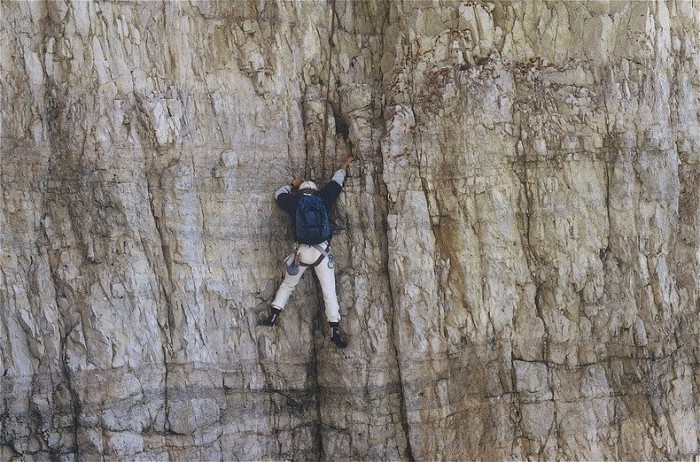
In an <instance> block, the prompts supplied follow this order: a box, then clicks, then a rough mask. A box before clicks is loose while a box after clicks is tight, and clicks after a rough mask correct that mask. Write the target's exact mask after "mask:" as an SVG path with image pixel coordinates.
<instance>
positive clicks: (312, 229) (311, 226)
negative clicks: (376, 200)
mask: <svg viewBox="0 0 700 462" xmlns="http://www.w3.org/2000/svg"><path fill="white" fill-rule="evenodd" d="M352 161H353V158H352V157H348V158H347V159H346V160H345V162H343V165H341V167H340V169H338V170H337V171H336V172H335V174H334V175H333V178H332V179H331V181H330V182H329V183H328V184H326V185H325V186H324V187H323V188H321V189H320V190H319V189H318V187H317V186H316V183H314V182H313V181H308V180H307V181H305V180H304V179H303V178H299V177H297V178H294V179H293V180H292V182H291V184H289V185H285V186H282V187H281V188H279V189H278V190H277V191H275V200H276V201H277V205H278V206H279V207H280V208H281V209H282V210H284V211H285V212H287V214H288V215H289V216H290V217H291V219H292V223H293V225H294V240H295V246H294V253H293V254H291V255H289V256H288V257H287V258H286V259H285V266H286V272H285V275H284V281H282V284H281V285H280V287H279V289H278V290H277V295H276V296H275V299H274V300H273V301H272V309H271V310H270V314H269V315H268V316H267V318H265V319H264V320H262V321H261V322H260V324H261V325H263V326H274V325H275V324H276V323H277V320H278V318H279V315H280V313H281V312H282V310H283V309H284V307H285V305H286V304H287V301H288V300H289V297H290V296H291V295H292V292H293V291H294V288H295V287H296V285H297V283H298V282H299V281H300V280H301V277H302V275H303V274H304V271H306V269H307V268H309V267H313V269H314V272H315V273H316V276H317V277H318V281H319V283H320V284H321V291H322V292H323V303H324V305H325V308H326V318H327V319H328V324H329V325H330V328H331V342H333V343H334V344H335V345H336V346H337V347H338V348H345V347H346V346H348V342H347V341H346V340H345V339H344V338H343V336H342V335H341V332H340V306H339V305H338V297H337V295H336V292H335V270H334V267H335V261H334V259H333V256H332V255H331V249H330V239H331V237H332V231H331V226H330V220H329V219H328V210H330V208H331V206H332V205H333V203H334V202H335V201H336V199H337V198H338V196H339V195H340V191H341V190H342V188H343V182H344V181H345V176H346V174H347V169H348V167H349V166H350V164H351V163H352Z"/></svg>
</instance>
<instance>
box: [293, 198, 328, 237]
mask: <svg viewBox="0 0 700 462" xmlns="http://www.w3.org/2000/svg"><path fill="white" fill-rule="evenodd" d="M330 237H331V221H330V219H329V218H328V212H327V211H326V206H325V205H323V199H321V198H320V197H319V196H307V195H302V196H301V198H300V199H299V205H297V213H296V218H295V220H294V238H295V239H296V241H297V242H300V243H302V244H309V245H314V244H320V243H321V242H323V241H327V240H328V239H330Z"/></svg>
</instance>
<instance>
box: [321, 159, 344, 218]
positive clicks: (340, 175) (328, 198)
mask: <svg viewBox="0 0 700 462" xmlns="http://www.w3.org/2000/svg"><path fill="white" fill-rule="evenodd" d="M345 175H346V172H345V170H343V169H342V168H341V169H340V170H337V171H336V172H335V173H334V174H333V178H332V179H331V181H330V182H329V183H328V184H327V185H325V186H324V187H323V188H321V190H320V191H319V192H318V195H319V196H321V199H322V200H323V204H324V205H325V206H326V208H330V207H331V206H332V205H333V204H334V203H335V201H336V199H338V196H340V191H342V189H343V182H344V181H345Z"/></svg>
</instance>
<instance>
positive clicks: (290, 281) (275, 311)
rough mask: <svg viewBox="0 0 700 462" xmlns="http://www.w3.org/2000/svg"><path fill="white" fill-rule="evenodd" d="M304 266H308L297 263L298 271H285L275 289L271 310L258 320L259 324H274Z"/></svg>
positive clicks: (304, 268)
mask: <svg viewBox="0 0 700 462" xmlns="http://www.w3.org/2000/svg"><path fill="white" fill-rule="evenodd" d="M306 268H308V266H304V265H299V272H298V273H297V274H293V275H292V274H289V273H288V272H286V271H285V273H284V281H282V284H280V287H279V289H277V295H275V299H274V300H273V301H272V310H270V314H269V315H268V317H267V318H265V319H264V320H262V321H261V322H260V325H262V326H274V325H275V323H277V318H278V317H279V314H280V313H281V312H282V310H283V309H284V307H285V306H286V305H287V302H288V301H289V297H290V296H291V295H292V292H294V288H295V287H296V286H297V284H298V283H299V281H300V280H301V276H302V275H303V274H304V271H306Z"/></svg>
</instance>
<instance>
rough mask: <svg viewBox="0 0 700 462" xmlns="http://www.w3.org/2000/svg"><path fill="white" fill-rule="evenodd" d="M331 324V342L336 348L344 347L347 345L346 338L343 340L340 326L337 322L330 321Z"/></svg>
mask: <svg viewBox="0 0 700 462" xmlns="http://www.w3.org/2000/svg"><path fill="white" fill-rule="evenodd" d="M330 325H331V342H333V343H334V344H335V346H337V347H338V348H345V347H346V346H348V342H347V340H345V339H344V338H343V337H342V335H340V327H338V323H337V322H332V323H330Z"/></svg>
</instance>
